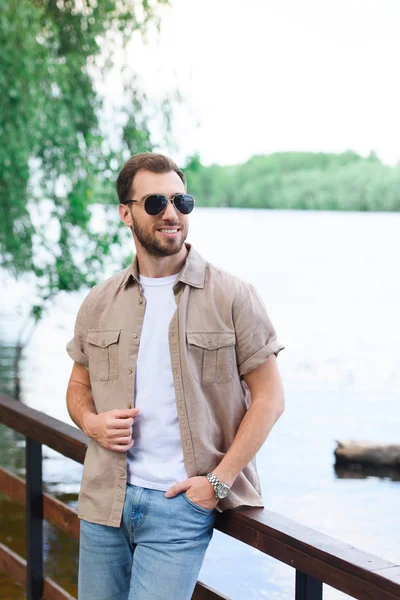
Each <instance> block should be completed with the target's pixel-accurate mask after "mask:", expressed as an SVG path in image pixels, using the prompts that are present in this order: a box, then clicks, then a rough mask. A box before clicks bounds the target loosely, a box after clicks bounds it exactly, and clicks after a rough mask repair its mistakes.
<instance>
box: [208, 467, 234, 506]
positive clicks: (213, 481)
mask: <svg viewBox="0 0 400 600" xmlns="http://www.w3.org/2000/svg"><path fill="white" fill-rule="evenodd" d="M206 478H207V479H208V481H209V482H210V483H211V485H212V486H213V487H214V492H215V497H216V498H218V499H221V498H222V497H226V496H227V495H228V493H229V489H230V488H229V486H228V485H226V483H223V482H222V481H220V480H219V479H218V477H217V476H216V475H214V473H213V472H212V471H210V473H207V475H206ZM221 489H224V490H225V494H224V495H223V496H220V495H219V494H218V491H219V490H221Z"/></svg>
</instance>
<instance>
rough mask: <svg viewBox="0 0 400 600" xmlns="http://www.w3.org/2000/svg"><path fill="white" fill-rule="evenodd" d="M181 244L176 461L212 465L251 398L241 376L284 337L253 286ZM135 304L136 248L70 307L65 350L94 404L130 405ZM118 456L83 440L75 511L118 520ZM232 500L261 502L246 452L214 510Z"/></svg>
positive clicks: (175, 332) (172, 338) (141, 308)
mask: <svg viewBox="0 0 400 600" xmlns="http://www.w3.org/2000/svg"><path fill="white" fill-rule="evenodd" d="M186 246H187V248H188V249H189V253H188V256H187V258H186V261H185V264H184V266H183V268H182V270H181V271H180V273H179V274H178V277H177V280H176V282H175V284H174V288H173V290H174V295H175V301H176V305H177V308H176V311H175V314H174V316H173V317H172V320H171V322H170V325H169V349H170V354H171V366H172V374H173V380H174V387H175V395H176V407H177V413H178V421H179V429H180V435H181V441H182V450H183V456H184V462H185V468H186V471H187V473H188V477H194V476H196V475H206V474H207V473H208V472H209V471H212V470H213V469H214V468H215V467H216V466H217V465H218V464H219V463H220V461H221V460H222V458H223V456H224V454H225V453H226V451H227V450H228V448H229V447H230V445H231V443H232V441H233V439H234V437H235V435H236V432H237V430H238V428H239V425H240V423H241V421H242V419H243V417H244V415H245V413H246V411H247V409H248V407H249V405H250V402H251V398H250V391H249V388H248V386H247V384H246V383H245V381H244V380H243V379H242V376H243V375H246V374H247V373H249V372H250V371H252V370H253V369H255V368H256V367H258V366H259V365H260V364H261V363H263V362H264V361H265V360H266V359H267V358H268V357H269V356H270V355H271V354H272V353H274V354H275V355H276V356H277V355H278V353H279V352H280V351H281V350H282V349H283V348H284V346H282V344H281V343H280V342H279V341H278V340H277V337H276V333H275V329H274V327H273V325H272V323H271V321H270V319H269V316H268V314H267V311H266V309H265V306H264V304H263V302H262V300H261V299H260V297H259V296H258V294H257V292H256V290H255V288H254V286H253V285H251V284H249V283H246V282H244V281H242V280H240V279H239V278H238V277H235V276H233V275H230V274H228V273H226V272H225V271H222V270H221V269H218V268H217V267H215V266H213V265H212V264H210V263H209V262H207V261H205V260H204V259H203V258H202V257H201V256H200V255H199V254H198V253H197V252H196V250H195V249H194V248H193V247H192V246H191V245H190V244H186ZM145 310H146V299H145V298H144V296H143V295H142V288H141V285H140V283H139V281H138V264H137V258H136V257H135V258H134V260H133V262H132V264H131V266H130V267H128V268H127V269H124V270H123V271H121V272H119V273H117V274H116V275H114V276H113V277H111V278H110V279H108V280H107V281H104V282H103V283H100V284H98V285H96V286H95V287H93V288H92V289H91V291H90V292H89V294H88V295H87V296H86V298H85V300H84V301H83V303H82V305H81V307H80V309H79V312H78V315H77V319H76V324H75V334H74V337H73V339H72V340H71V341H70V342H69V343H68V344H67V352H68V354H69V355H70V357H71V358H72V359H73V360H74V361H75V362H77V363H79V364H81V365H83V366H84V367H86V368H87V369H89V375H90V382H91V388H92V392H93V398H94V402H95V406H96V410H97V412H98V413H101V412H103V411H108V410H112V409H123V408H130V407H132V402H133V398H134V381H135V368H136V361H137V357H138V350H139V344H140V335H141V330H142V325H143V319H144V313H145ZM156 371H157V365H154V372H155V373H156ZM149 375H151V374H149ZM126 457H127V453H126V452H114V451H112V450H107V449H105V448H103V447H102V446H101V445H100V444H98V443H97V442H96V441H95V440H92V439H90V440H89V444H88V448H87V452H86V457H85V462H84V467H83V476H82V485H81V490H80V494H79V500H78V517H79V518H83V519H85V520H87V521H91V522H93V523H100V524H104V525H109V526H112V527H119V526H120V523H121V518H122V510H123V505H124V500H125V492H126V479H127V465H126V463H127V458H126ZM242 505H248V506H261V507H262V506H263V502H262V498H261V490H260V482H259V477H258V474H257V470H256V462H255V457H254V458H253V459H252V460H251V461H250V462H249V463H248V465H247V466H246V467H244V469H243V470H242V472H241V473H240V474H239V475H238V477H237V478H236V479H235V482H234V484H233V485H232V488H231V490H230V492H229V495H228V497H227V498H225V499H223V500H220V501H219V502H218V504H217V507H216V508H217V510H218V511H220V512H223V511H224V510H226V509H228V508H235V507H238V506H242Z"/></svg>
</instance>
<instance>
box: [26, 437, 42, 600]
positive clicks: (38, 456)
mask: <svg viewBox="0 0 400 600" xmlns="http://www.w3.org/2000/svg"><path fill="white" fill-rule="evenodd" d="M25 457H26V458H25V464H26V562H27V572H26V593H27V598H28V600H42V598H43V495H42V445H41V444H39V443H38V442H35V441H34V440H31V439H30V438H29V437H27V438H26V449H25Z"/></svg>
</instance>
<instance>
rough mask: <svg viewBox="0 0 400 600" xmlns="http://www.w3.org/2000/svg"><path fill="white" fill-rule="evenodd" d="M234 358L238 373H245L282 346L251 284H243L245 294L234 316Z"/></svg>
mask: <svg viewBox="0 0 400 600" xmlns="http://www.w3.org/2000/svg"><path fill="white" fill-rule="evenodd" d="M234 323H235V330H236V358H237V365H238V369H239V375H241V376H242V375H247V373H250V371H253V369H255V368H257V367H258V366H260V365H261V364H262V363H263V362H264V361H266V360H267V358H268V357H269V356H271V354H275V356H278V354H279V352H280V351H281V350H283V349H284V348H285V346H283V345H282V344H281V343H280V342H279V340H278V339H277V335H276V331H275V329H274V326H273V325H272V323H271V320H270V318H269V316H268V313H267V310H266V308H265V305H264V302H263V301H262V300H261V298H260V296H259V295H258V293H257V291H256V289H255V287H254V286H253V285H251V284H248V285H247V290H246V297H245V300H244V302H243V304H242V306H241V307H240V309H239V312H238V314H237V315H236V317H235V315H234Z"/></svg>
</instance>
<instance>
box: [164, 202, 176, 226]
mask: <svg viewBox="0 0 400 600" xmlns="http://www.w3.org/2000/svg"><path fill="white" fill-rule="evenodd" d="M177 217H178V211H177V210H176V208H175V204H174V203H173V202H171V200H168V204H167V207H166V209H165V210H164V212H163V214H162V218H163V219H165V220H168V221H175V220H176V219H177Z"/></svg>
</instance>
